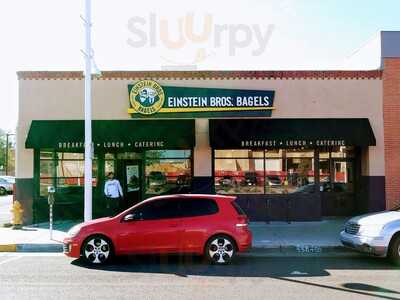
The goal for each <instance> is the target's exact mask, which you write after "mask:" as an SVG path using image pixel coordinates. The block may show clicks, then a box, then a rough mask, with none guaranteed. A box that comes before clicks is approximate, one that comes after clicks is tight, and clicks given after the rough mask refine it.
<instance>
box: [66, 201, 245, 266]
mask: <svg viewBox="0 0 400 300" xmlns="http://www.w3.org/2000/svg"><path fill="white" fill-rule="evenodd" d="M235 199H236V197H232V196H220V195H169V196H157V197H153V198H150V199H148V200H145V201H143V202H141V203H139V204H137V205H135V206H133V207H131V208H129V209H127V210H126V211H124V212H122V213H120V214H118V215H117V216H115V217H112V218H110V217H109V218H101V219H97V220H93V221H89V222H85V223H82V224H79V225H76V226H74V227H73V228H71V230H69V231H68V234H67V237H66V238H65V239H64V253H65V254H66V255H67V256H70V257H75V258H79V257H81V256H82V257H83V258H84V259H85V260H86V261H87V262H89V263H92V264H101V263H106V262H108V261H109V260H110V259H111V258H112V257H113V256H114V255H126V254H149V253H160V254H161V253H164V254H166V253H182V254H185V253H191V254H199V255H204V256H205V257H206V258H207V259H208V260H209V261H210V262H211V263H215V264H227V263H229V262H231V261H232V259H233V258H234V257H235V255H236V253H237V252H242V251H246V250H247V249H249V248H250V247H251V243H252V234H251V232H250V230H249V228H248V218H247V216H246V215H245V214H244V212H243V211H242V210H241V208H240V207H239V206H238V205H237V204H236V202H235Z"/></svg>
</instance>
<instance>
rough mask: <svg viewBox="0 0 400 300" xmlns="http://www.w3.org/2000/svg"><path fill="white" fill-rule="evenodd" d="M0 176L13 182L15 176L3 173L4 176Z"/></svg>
mask: <svg viewBox="0 0 400 300" xmlns="http://www.w3.org/2000/svg"><path fill="white" fill-rule="evenodd" d="M0 178H3V179H5V180H7V181H8V182H10V183H15V177H14V176H7V175H4V176H0Z"/></svg>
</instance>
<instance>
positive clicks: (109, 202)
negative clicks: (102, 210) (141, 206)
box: [104, 172, 124, 216]
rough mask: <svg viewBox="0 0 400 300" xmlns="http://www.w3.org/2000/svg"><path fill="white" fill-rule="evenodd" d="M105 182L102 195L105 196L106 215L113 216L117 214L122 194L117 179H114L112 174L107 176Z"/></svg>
mask: <svg viewBox="0 0 400 300" xmlns="http://www.w3.org/2000/svg"><path fill="white" fill-rule="evenodd" d="M107 178H108V179H107V181H106V183H105V185H104V195H105V196H106V207H107V214H108V215H111V216H115V215H116V214H117V213H118V212H119V206H120V202H121V200H122V197H123V196H124V194H123V193H122V187H121V184H120V183H119V181H118V179H115V178H114V173H113V172H110V173H108V175H107Z"/></svg>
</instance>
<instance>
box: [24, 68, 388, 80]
mask: <svg viewBox="0 0 400 300" xmlns="http://www.w3.org/2000/svg"><path fill="white" fill-rule="evenodd" d="M17 75H18V80H71V79H72V80H81V79H83V78H84V75H83V72H81V71H19V72H17ZM145 78H152V79H186V80H189V79H381V78H382V70H360V71H355V70H351V71H350V70H343V71H340V70H337V71H334V70H330V71H306V70H303V71H103V72H102V73H101V76H95V75H93V79H97V80H121V79H128V80H129V79H145Z"/></svg>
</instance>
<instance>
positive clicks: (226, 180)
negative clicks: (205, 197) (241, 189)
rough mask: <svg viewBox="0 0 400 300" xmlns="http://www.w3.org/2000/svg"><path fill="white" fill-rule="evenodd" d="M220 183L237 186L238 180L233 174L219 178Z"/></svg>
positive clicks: (221, 184)
mask: <svg viewBox="0 0 400 300" xmlns="http://www.w3.org/2000/svg"><path fill="white" fill-rule="evenodd" d="M218 183H219V185H220V186H222V187H235V186H237V181H236V179H235V178H234V177H233V176H230V175H226V176H224V177H222V178H221V179H220V180H218Z"/></svg>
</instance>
